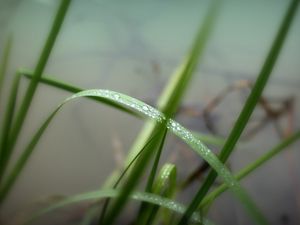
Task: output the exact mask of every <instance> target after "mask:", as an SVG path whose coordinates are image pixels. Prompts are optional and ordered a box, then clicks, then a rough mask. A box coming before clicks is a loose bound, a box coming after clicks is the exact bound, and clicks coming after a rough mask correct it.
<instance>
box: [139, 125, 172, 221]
mask: <svg viewBox="0 0 300 225" xmlns="http://www.w3.org/2000/svg"><path fill="white" fill-rule="evenodd" d="M166 134H167V130H166V129H165V130H164V132H163V133H162V137H161V139H160V143H159V142H158V143H157V144H159V146H158V149H157V150H156V153H155V154H156V155H155V159H154V162H153V166H152V167H151V172H150V175H149V177H148V181H147V184H146V188H145V192H150V193H151V192H152V191H153V183H154V180H155V176H156V173H157V168H158V164H159V160H160V156H161V153H162V149H163V146H164V143H165V139H166ZM155 148H157V146H155ZM145 211H147V204H145V203H142V204H141V206H140V209H139V213H138V218H137V221H138V222H137V224H144V223H142V222H141V220H142V217H143V214H144V213H143V212H145ZM148 211H149V210H148Z"/></svg>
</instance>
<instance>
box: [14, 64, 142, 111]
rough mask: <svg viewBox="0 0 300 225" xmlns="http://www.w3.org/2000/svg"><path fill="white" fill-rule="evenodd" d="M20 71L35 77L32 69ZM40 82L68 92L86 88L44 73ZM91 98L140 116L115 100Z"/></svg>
mask: <svg viewBox="0 0 300 225" xmlns="http://www.w3.org/2000/svg"><path fill="white" fill-rule="evenodd" d="M18 73H19V74H21V75H23V76H24V77H26V78H28V79H32V78H33V72H32V71H29V70H25V69H20V70H18ZM39 82H41V83H43V84H47V85H49V86H52V87H56V88H58V89H61V90H64V91H67V92H71V93H77V92H80V91H83V90H84V89H82V88H79V87H76V86H74V85H70V84H67V83H65V82H62V81H59V80H55V79H52V78H50V76H44V75H43V77H41V78H40V80H39ZM90 99H93V100H95V101H97V102H100V103H104V104H107V105H109V106H111V107H114V108H116V109H119V110H121V111H123V112H126V113H129V114H130V115H133V116H136V117H139V114H137V113H135V112H132V111H130V110H128V109H127V108H126V107H123V106H120V105H118V104H115V103H114V102H113V101H109V100H106V99H100V98H97V97H90Z"/></svg>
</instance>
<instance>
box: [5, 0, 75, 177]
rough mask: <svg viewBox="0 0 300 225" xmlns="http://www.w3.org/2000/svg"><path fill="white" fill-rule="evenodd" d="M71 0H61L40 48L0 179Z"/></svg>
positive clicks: (12, 133)
mask: <svg viewBox="0 0 300 225" xmlns="http://www.w3.org/2000/svg"><path fill="white" fill-rule="evenodd" d="M70 1H71V0H62V1H61V3H60V6H59V8H58V11H57V14H56V16H55V18H54V22H53V24H52V27H51V30H50V33H49V35H48V38H47V41H46V43H45V46H44V48H43V50H42V53H41V55H40V57H39V61H38V63H37V66H36V68H35V70H34V75H33V79H32V80H31V82H30V84H29V86H28V88H27V90H26V93H25V96H24V99H23V101H22V104H21V106H20V110H19V111H18V114H17V116H16V120H15V122H14V124H13V127H12V132H11V135H10V139H9V146H8V149H7V150H5V151H7V153H8V154H7V155H6V157H5V158H4V159H3V162H2V163H1V164H0V180H1V178H2V176H3V174H4V172H5V169H6V166H7V164H8V161H9V160H10V157H11V155H12V152H13V148H14V146H15V144H16V141H17V138H18V136H19V133H20V130H21V128H22V125H23V123H24V120H25V117H26V115H27V112H28V109H29V107H30V104H31V101H32V98H33V95H34V93H35V91H36V89H37V85H38V83H39V79H40V77H41V76H42V73H43V71H44V68H45V66H46V64H47V61H48V58H49V56H50V53H51V50H52V48H53V46H54V43H55V40H56V38H57V35H58V33H59V30H60V28H61V25H62V23H63V20H64V17H65V15H66V12H67V10H68V7H69V5H70Z"/></svg>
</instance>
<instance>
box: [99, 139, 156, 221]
mask: <svg viewBox="0 0 300 225" xmlns="http://www.w3.org/2000/svg"><path fill="white" fill-rule="evenodd" d="M157 138H159V137H158V134H155V135H153V137H151V138H150V140H149V141H148V142H147V143H146V145H145V146H144V147H143V148H142V149H141V150H140V151H139V153H138V154H137V155H136V156H135V158H134V159H133V160H132V161H131V162H130V163H129V164H128V165H127V167H126V168H125V170H124V171H123V172H122V174H121V175H120V177H119V178H118V180H117V181H116V183H115V184H114V186H113V189H116V188H117V186H118V185H119V183H120V182H121V180H122V179H123V178H124V176H125V174H126V173H127V172H128V170H129V169H130V168H131V166H132V165H133V163H134V162H135V161H136V160H137V159H138V158H139V157H140V155H141V154H142V153H143V152H144V151H145V150H146V149H147V148H148V147H149V145H150V144H152V142H153V141H155V140H157ZM108 204H109V199H108V200H106V201H105V202H104V204H103V208H102V211H101V214H100V219H99V224H103V223H104V222H103V221H104V216H105V213H106V210H107V207H108Z"/></svg>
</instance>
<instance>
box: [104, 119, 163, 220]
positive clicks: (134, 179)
mask: <svg viewBox="0 0 300 225" xmlns="http://www.w3.org/2000/svg"><path fill="white" fill-rule="evenodd" d="M159 125H160V126H157V131H158V132H159V133H158V137H161V135H162V134H163V132H165V130H164V129H163V126H162V124H159ZM159 141H160V140H159V139H156V140H155V141H153V142H150V143H149V145H148V146H147V147H146V148H145V150H144V152H143V154H141V156H140V157H139V160H137V162H136V163H135V164H134V166H133V168H132V170H131V172H130V174H129V176H128V178H127V180H126V182H125V183H124V185H123V186H122V187H121V191H120V195H119V196H118V197H117V198H116V200H115V202H114V203H113V205H112V206H111V208H110V209H109V211H108V213H107V216H106V217H105V218H104V221H103V225H110V224H112V223H113V222H114V221H115V220H116V218H117V216H118V215H119V213H120V212H121V210H122V209H123V208H124V206H125V204H126V202H127V200H128V198H129V195H130V193H132V191H133V190H134V188H135V186H136V185H137V184H138V182H139V179H140V177H141V176H142V175H143V172H144V171H145V169H146V167H147V165H148V163H149V161H150V159H151V156H152V155H153V153H154V151H155V149H156V147H157V144H158V143H159Z"/></svg>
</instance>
